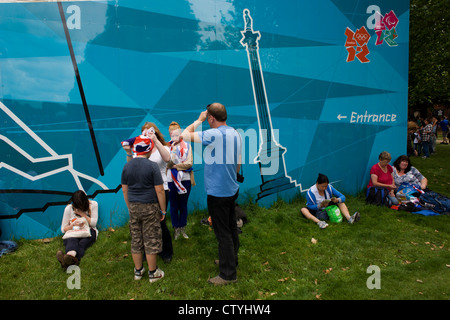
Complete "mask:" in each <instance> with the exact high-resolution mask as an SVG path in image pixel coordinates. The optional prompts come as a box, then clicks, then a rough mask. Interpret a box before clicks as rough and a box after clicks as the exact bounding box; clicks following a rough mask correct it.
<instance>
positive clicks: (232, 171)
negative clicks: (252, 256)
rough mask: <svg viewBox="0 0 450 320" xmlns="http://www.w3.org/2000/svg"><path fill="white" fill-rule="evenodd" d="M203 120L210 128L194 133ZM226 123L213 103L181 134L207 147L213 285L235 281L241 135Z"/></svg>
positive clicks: (223, 112)
mask: <svg viewBox="0 0 450 320" xmlns="http://www.w3.org/2000/svg"><path fill="white" fill-rule="evenodd" d="M205 120H207V121H208V124H209V126H210V127H211V128H210V129H208V130H205V131H195V129H196V128H197V127H198V126H200V125H201V124H202V123H203V122H204V121H205ZM226 121H227V111H226V109H225V106H224V105H222V104H220V103H212V104H209V105H208V106H207V110H206V111H203V112H202V113H201V114H200V116H199V118H198V119H197V120H196V121H194V123H192V124H191V125H189V126H188V127H187V128H186V129H185V130H184V131H183V134H182V136H183V138H184V139H185V140H186V141H192V142H198V143H202V144H203V145H204V146H205V147H206V148H205V150H204V157H203V158H204V161H205V171H204V174H205V189H206V194H207V205H208V211H209V214H210V215H211V220H212V225H213V229H214V233H215V235H216V239H217V242H218V243H219V270H220V273H219V275H218V276H217V277H214V278H212V279H209V280H208V282H209V283H212V284H214V285H223V284H228V283H232V282H236V279H237V275H236V267H237V264H238V251H239V236H238V229H237V225H236V213H235V210H234V209H235V200H236V198H237V196H238V191H239V185H238V182H237V180H236V178H237V173H238V172H239V169H240V161H241V136H240V135H239V133H238V132H237V131H236V130H235V129H234V128H232V127H230V126H228V125H227V124H226Z"/></svg>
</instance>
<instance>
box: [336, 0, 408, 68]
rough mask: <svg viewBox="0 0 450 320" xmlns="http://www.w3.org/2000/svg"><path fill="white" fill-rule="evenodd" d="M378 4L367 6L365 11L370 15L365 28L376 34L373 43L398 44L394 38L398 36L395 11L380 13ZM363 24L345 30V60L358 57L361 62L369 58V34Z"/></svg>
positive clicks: (352, 59)
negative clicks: (357, 27) (354, 28)
mask: <svg viewBox="0 0 450 320" xmlns="http://www.w3.org/2000/svg"><path fill="white" fill-rule="evenodd" d="M380 12H381V10H380V8H379V7H378V6H375V5H372V6H369V7H368V8H367V13H372V15H371V16H370V17H369V18H368V19H367V28H368V29H373V30H374V31H375V34H376V37H377V38H376V40H375V45H376V46H379V45H382V44H383V43H384V42H386V43H387V45H388V46H390V47H396V46H398V44H397V42H396V41H395V39H396V38H397V37H398V34H397V31H396V29H395V28H396V27H397V25H398V23H399V19H398V17H397V16H396V15H395V12H394V11H393V10H391V11H390V12H388V13H386V14H385V15H382V14H381V13H380ZM367 28H366V27H365V26H362V27H361V28H359V29H356V31H353V30H352V29H350V28H349V27H347V29H346V30H345V36H346V37H347V40H346V41H345V48H346V49H347V52H348V54H347V62H352V61H355V59H358V60H359V61H360V62H361V63H368V62H370V59H369V58H368V57H367V56H368V55H369V54H370V50H369V47H368V44H369V41H370V39H371V37H372V36H371V35H370V33H369V32H368V30H367Z"/></svg>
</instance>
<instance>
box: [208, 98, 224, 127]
mask: <svg viewBox="0 0 450 320" xmlns="http://www.w3.org/2000/svg"><path fill="white" fill-rule="evenodd" d="M206 110H208V114H210V115H212V116H213V117H214V118H215V119H216V120H217V121H220V122H224V121H226V120H227V110H226V109H225V106H224V105H223V104H221V103H218V102H214V103H211V104H208V105H207V106H206Z"/></svg>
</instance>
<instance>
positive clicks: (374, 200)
mask: <svg viewBox="0 0 450 320" xmlns="http://www.w3.org/2000/svg"><path fill="white" fill-rule="evenodd" d="M388 194H389V190H388V189H386V188H382V187H369V188H367V192H366V203H367V204H374V205H376V206H386V205H388V203H387V196H388Z"/></svg>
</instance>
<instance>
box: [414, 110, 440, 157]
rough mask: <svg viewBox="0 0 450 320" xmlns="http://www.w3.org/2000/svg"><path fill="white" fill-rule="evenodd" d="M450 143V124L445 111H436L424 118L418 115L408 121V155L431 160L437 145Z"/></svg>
mask: <svg viewBox="0 0 450 320" xmlns="http://www.w3.org/2000/svg"><path fill="white" fill-rule="evenodd" d="M438 138H441V139H442V141H441V142H440V143H441V144H448V142H449V122H448V116H447V115H446V114H445V111H444V110H435V111H434V112H433V114H432V115H430V116H428V117H426V118H422V117H421V116H420V115H419V114H418V113H415V114H414V115H413V116H412V117H410V119H409V121H408V137H407V154H408V156H420V157H422V158H425V159H426V158H429V157H430V156H432V155H433V154H435V153H436V143H437V140H438Z"/></svg>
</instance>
